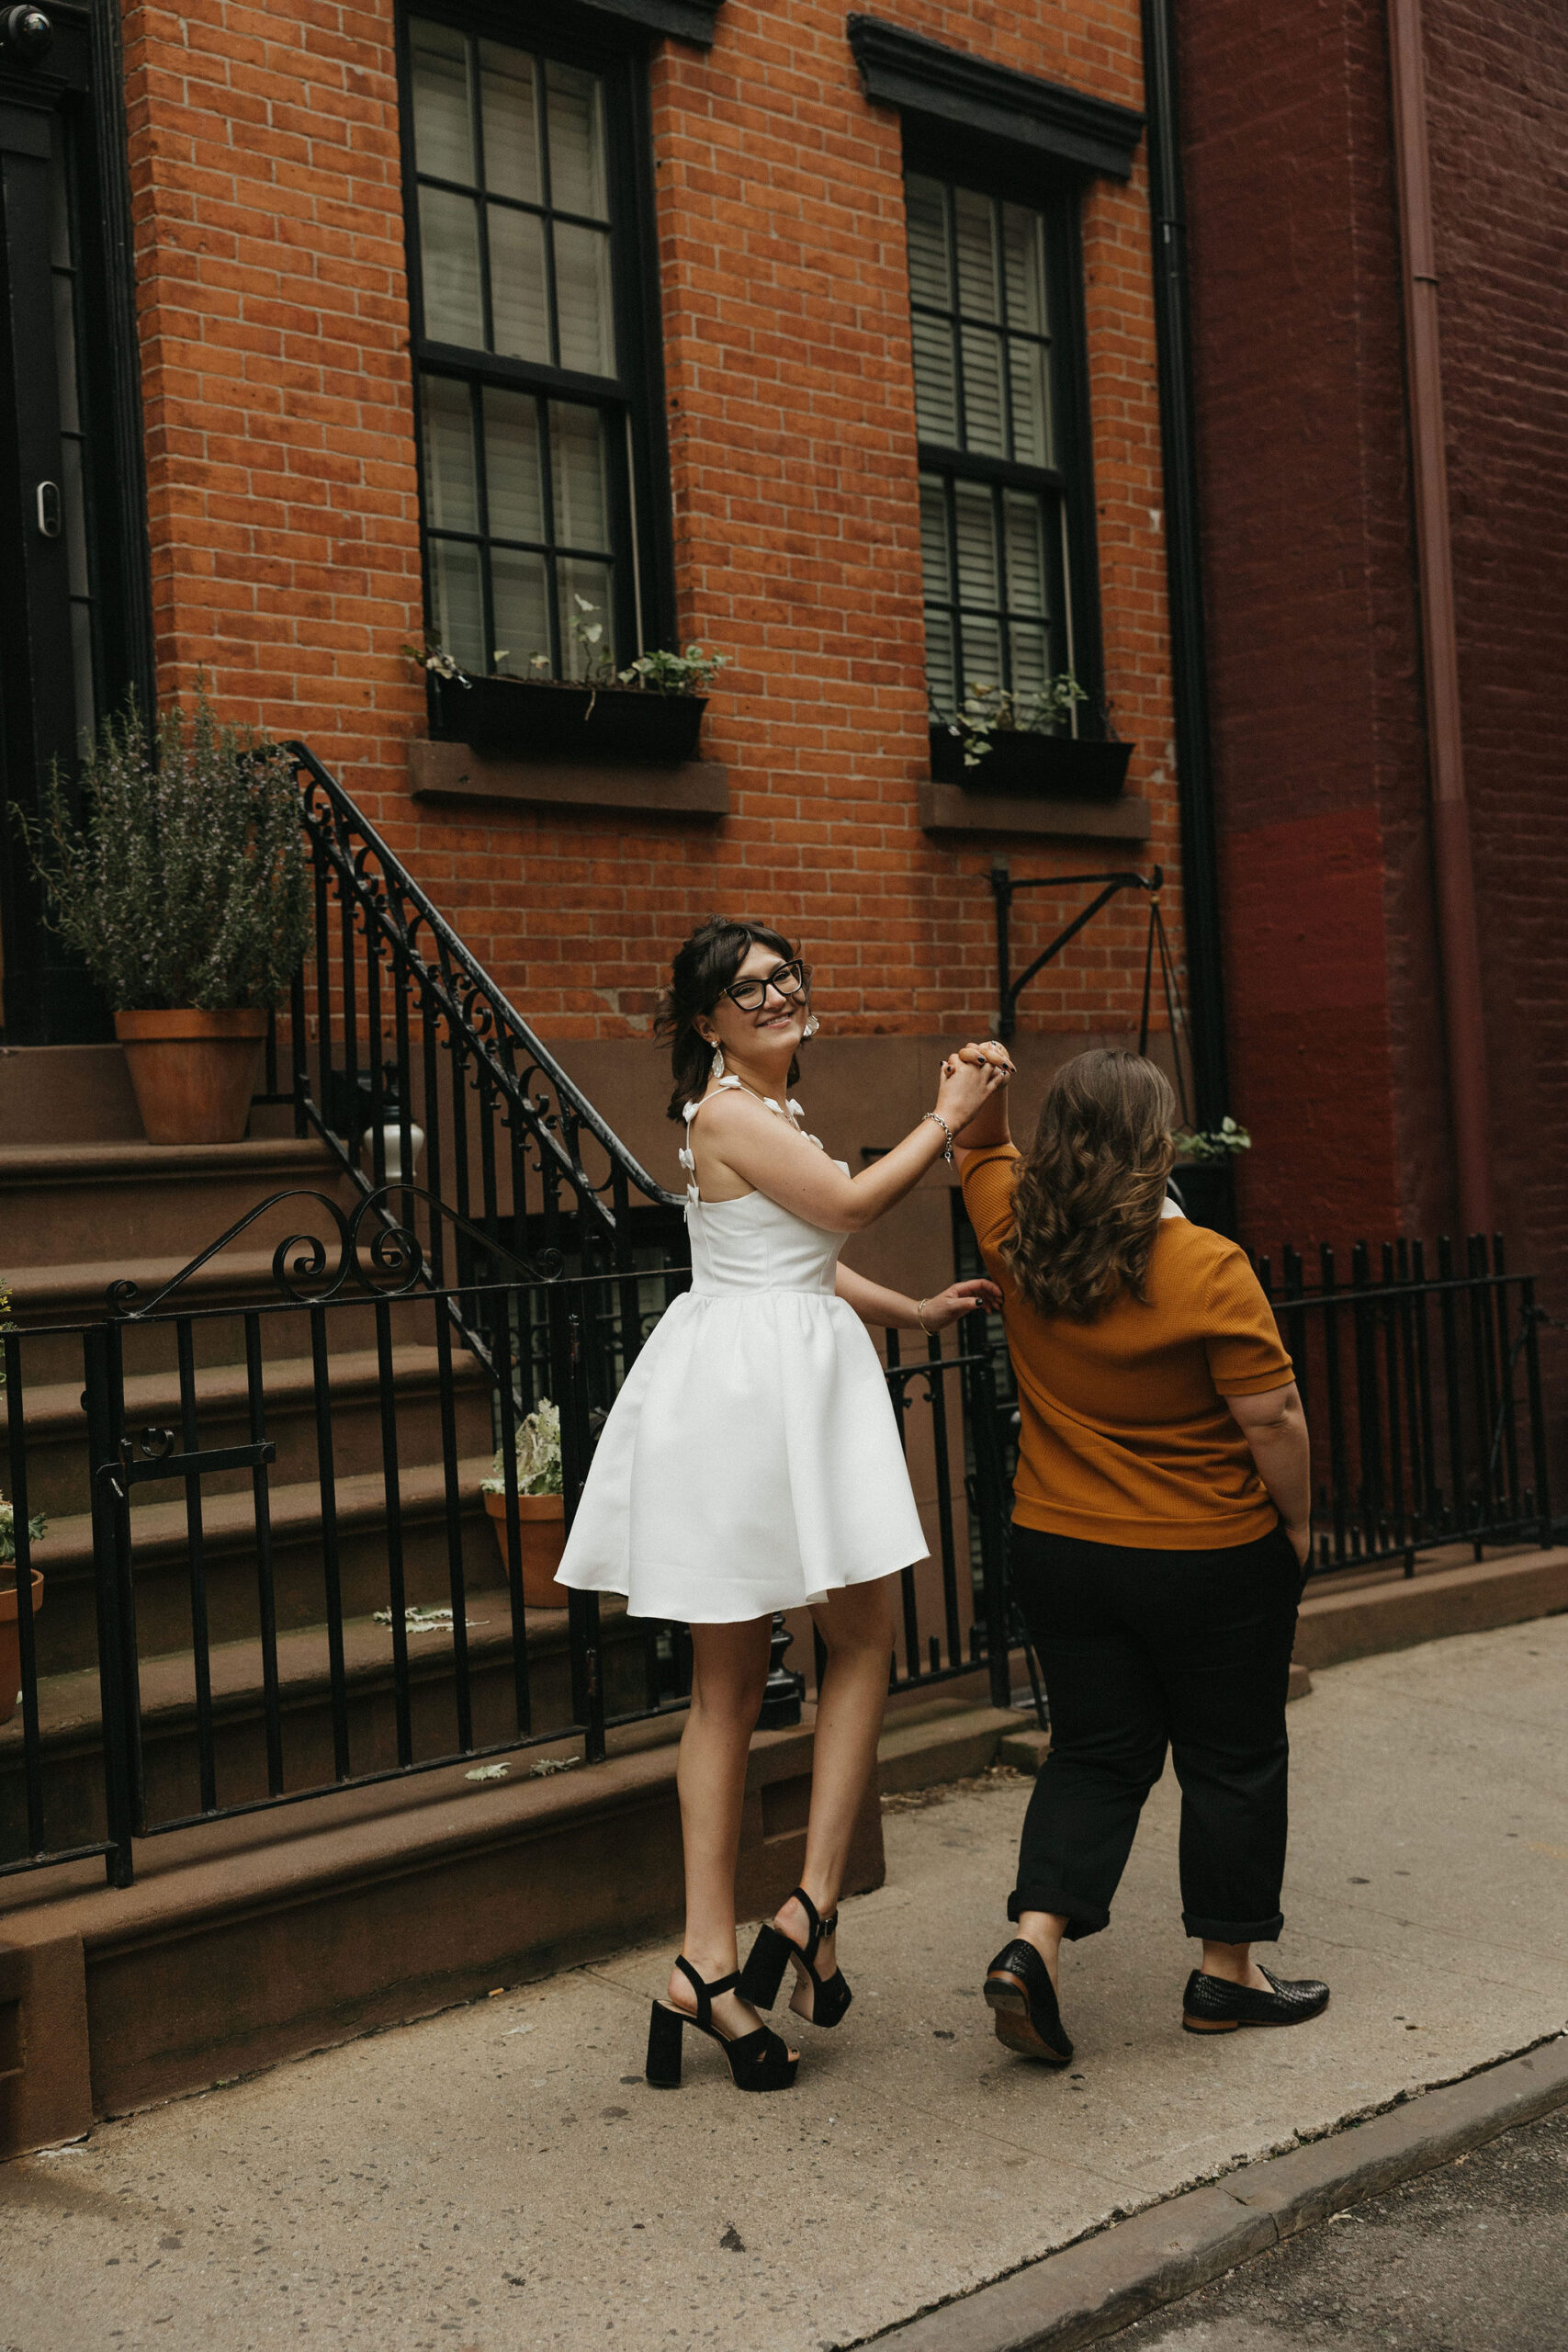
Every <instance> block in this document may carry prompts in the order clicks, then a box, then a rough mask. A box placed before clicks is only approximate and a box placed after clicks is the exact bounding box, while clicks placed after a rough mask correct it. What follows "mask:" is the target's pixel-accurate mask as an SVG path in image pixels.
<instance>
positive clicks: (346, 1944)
mask: <svg viewBox="0 0 1568 2352" xmlns="http://www.w3.org/2000/svg"><path fill="white" fill-rule="evenodd" d="M649 1730H651V1731H653V1732H654V1733H656V1734H658V1735H662V1738H661V1741H660V1744H652V1743H651V1742H649V1740H647V1739H646V1738H645V1739H643V1740H642V1741H640V1742H639V1741H638V1740H637V1738H636V1736H635V1734H636V1732H637V1731H644V1732H647V1731H649ZM669 1730H670V1726H669V1724H667V1723H666V1724H658V1725H654V1726H636V1727H633V1734H632V1735H631V1736H622V1739H623V1744H622V1745H621V1747H620V1752H618V1753H616V1754H613V1755H612V1756H611V1757H610V1758H608V1760H607V1761H606V1762H604V1764H602V1765H599V1766H597V1767H595V1768H594V1769H593V1770H592V1771H590V1770H587V1769H585V1768H581V1767H580V1768H579V1770H575V1771H566V1772H556V1773H554V1774H552V1775H551V1776H550V1777H548V1778H545V1779H540V1778H537V1777H536V1775H535V1772H534V1770H533V1768H534V1767H535V1766H536V1764H538V1763H539V1762H540V1761H542V1760H546V1759H547V1758H548V1757H549V1755H550V1751H548V1750H545V1749H540V1748H530V1749H525V1750H524V1751H522V1752H521V1753H519V1754H518V1755H516V1756H514V1757H513V1758H511V1759H510V1762H511V1768H512V1775H513V1777H511V1778H509V1779H508V1780H506V1781H480V1782H477V1783H476V1782H474V1781H469V1780H468V1778H467V1777H466V1771H467V1768H465V1767H464V1766H462V1765H454V1766H448V1767H445V1768H443V1769H441V1770H436V1771H433V1772H428V1773H423V1774H421V1775H418V1776H417V1777H411V1778H410V1779H408V1780H401V1781H393V1782H390V1783H386V1784H382V1785H380V1786H378V1787H373V1788H364V1789H355V1790H344V1791H342V1792H334V1793H333V1794H332V1795H330V1796H327V1797H323V1798H321V1799H319V1800H318V1801H316V1802H315V1803H314V1804H311V1805H310V1807H309V1808H308V1809H305V1808H301V1807H288V1808H287V1809H286V1810H284V1811H282V1812H270V1811H269V1812H265V1813H259V1814H251V1815H245V1816H244V1817H243V1818H241V1819H237V1820H232V1821H228V1822H224V1823H221V1824H214V1825H209V1826H203V1827H201V1828H199V1829H197V1830H186V1831H176V1832H174V1833H173V1834H171V1835H170V1836H168V1837H165V1838H154V1839H150V1840H146V1841H142V1842H141V1843H140V1844H139V1846H138V1849H137V1868H138V1877H137V1881H136V1883H135V1884H134V1885H133V1886H130V1887H127V1888H113V1887H108V1886H106V1885H104V1884H103V1883H102V1882H101V1876H99V1875H97V1874H96V1871H95V1868H94V1867H93V1866H88V1865H85V1864H74V1865H71V1866H69V1867H68V1868H66V1869H64V1870H62V1871H59V1872H53V1873H51V1880H52V1881H53V1882H54V1891H53V1893H52V1894H51V1896H50V1897H47V1898H45V1899H43V1900H38V1899H33V1900H29V1899H28V1890H27V1889H26V1888H25V1887H18V1885H17V1882H16V1881H15V1880H14V1879H13V1880H11V1881H9V1882H6V1883H3V1887H0V2030H6V2028H7V2019H6V2011H7V2008H9V2009H10V2011H11V2020H10V2024H9V2029H8V2032H7V2039H8V2040H9V2041H11V2042H12V2043H13V2044H14V2046H15V2048H16V2050H17V2062H16V2066H17V2071H15V2072H13V2073H11V2074H10V2075H9V2076H8V2078H6V2079H0V2155H4V2154H17V2153H20V2152H22V2151H24V2150H26V2149H28V2148H32V2147H41V2146H46V2145H49V2144H51V2143H54V2142H57V2141H59V2140H61V2139H65V2138H70V2137H73V2136H76V2135H79V2134H80V2133H81V2132H83V2131H85V2130H87V2128H88V2126H89V2125H90V2123H91V2122H92V2120H94V2118H95V2117H99V2116H105V2115H110V2114H116V2113H120V2112H123V2111H125V2110H126V2109H131V2108H135V2107H141V2106H145V2105H147V2104H149V2103H150V2102H152V2101H154V2100H157V2099H161V2098H170V2097H172V2096H175V2095H177V2094H179V2093H181V2092H184V2091H191V2090H197V2089H203V2088H206V2087H208V2086H211V2085H213V2084H215V2083H218V2082H222V2081H226V2080H229V2079H231V2078H232V2077H234V2076H236V2075H243V2074H249V2073H252V2072H254V2071H255V2070H257V2069H259V2068H261V2067H265V2066H269V2065H275V2064H277V2063H278V2062H279V2061H280V2060H281V2059H284V2058H288V2057H297V2056H299V2055H301V2054H302V2053H304V2052H307V2051H310V2050H315V2049H321V2048H323V2047H325V2046H327V2045H328V2044H330V2043H333V2042H337V2041H349V2040H352V2039H353V2038H354V2037H355V2036H356V2035H358V2034H362V2033H365V2032H367V2031H369V2030H372V2029H373V2028H375V2027H377V2026H382V2025H390V2024H397V2023H402V2022H405V2021H407V2020H410V2019H412V2018H418V2017H424V2016H428V2015H430V2014H432V2013H433V2012H434V2011H435V2010H437V2009H441V2008H446V2007H451V2006H452V2005H453V2004H455V2003H457V2002H460V2001H465V2000H470V1999H473V1998H474V1997H476V1996H479V1995H481V1994H483V1993H485V1992H487V1991H489V1990H491V1988H492V1987H494V1986H495V1985H502V1984H504V1985H517V1984H520V1983H524V1982H526V1981H528V1980H529V1979H532V1978H535V1977H539V1976H545V1975H549V1974H551V1973H554V1972H555V1971H557V1970H558V1969H560V1968H564V1967H571V1966H575V1965H579V1964H581V1962H586V1961H591V1960H595V1959H599V1958H603V1957H604V1956H606V1955H607V1954H609V1953H611V1952H613V1951H618V1950H621V1949H623V1948H624V1947H625V1946H626V1945H627V1944H628V1943H635V1942H639V1941H642V1940H645V1939H649V1938H651V1937H654V1936H658V1935H664V1934H674V1933H677V1932H678V1930H679V1924H680V1918H681V1912H682V1872H681V1842H680V1809H679V1802H678V1798H677V1794H676V1789H675V1747H674V1745H673V1743H672V1741H671V1739H670V1738H669V1736H668V1735H669ZM567 1754H570V1747H567V1746H566V1744H564V1743H563V1744H562V1745H561V1746H560V1747H558V1748H557V1750H556V1751H555V1758H554V1760H561V1758H563V1756H564V1755H567ZM810 1770H811V1738H810V1729H809V1726H808V1725H807V1726H805V1727H803V1728H801V1729H799V1730H791V1731H778V1732H762V1733H760V1734H759V1735H758V1736H757V1738H756V1740H755V1742H754V1744H753V1748H752V1754H751V1760H750V1769H749V1772H748V1777H747V1793H746V1801H745V1807H744V1813H743V1819H742V1828H741V1841H740V1867H739V1882H738V1902H739V1910H740V1913H741V1916H742V1917H750V1918H758V1917H766V1915H767V1914H768V1913H769V1912H771V1911H773V1910H774V1909H776V1907H777V1906H778V1905H779V1904H780V1903H781V1902H782V1901H783V1900H784V1896H785V1895H786V1894H788V1893H789V1891H790V1889H791V1887H793V1886H794V1885H795V1883H796V1882H797V1879H798V1877H799V1873H800V1869H801V1865H802V1863H803V1861H804V1859H805V1845H806V1815H807V1803H808V1799H809V1794H810ZM884 1875H885V1868H884V1861H883V1849H882V1820H881V1812H880V1807H879V1804H878V1802H877V1798H876V1795H875V1792H874V1791H873V1792H870V1794H869V1797H868V1802H867V1803H866V1804H865V1805H863V1808H862V1812H861V1817H860V1820H859V1821H858V1823H857V1825H856V1829H855V1835H854V1839H853V1842H852V1849H851V1857H850V1866H849V1871H848V1873H847V1876H846V1879H845V1886H844V1891H845V1893H846V1894H862V1893H864V1892H866V1891H868V1890H869V1889H871V1888H872V1887H874V1886H879V1885H880V1884H881V1883H882V1881H883V1877H884ZM62 1881H63V1882H64V1884H63V1886H62V1884H61V1882H62ZM35 1897H36V1890H35Z"/></svg>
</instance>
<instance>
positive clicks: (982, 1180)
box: [963, 1143, 1019, 1271]
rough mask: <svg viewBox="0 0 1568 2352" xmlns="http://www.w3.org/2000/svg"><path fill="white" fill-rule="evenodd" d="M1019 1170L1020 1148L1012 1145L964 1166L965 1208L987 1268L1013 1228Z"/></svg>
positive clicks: (980, 1153)
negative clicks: (1014, 1195) (1014, 1192)
mask: <svg viewBox="0 0 1568 2352" xmlns="http://www.w3.org/2000/svg"><path fill="white" fill-rule="evenodd" d="M1018 1169H1019V1153H1018V1148H1017V1146H1016V1145H1014V1144H1010V1143H1004V1144H998V1146H997V1148H996V1149H995V1150H994V1151H977V1152H976V1154H975V1156H974V1158H973V1159H966V1160H965V1161H964V1179H963V1181H964V1207H965V1208H966V1209H967V1210H968V1212H969V1222H970V1224H971V1225H972V1226H973V1227H974V1228H975V1238H976V1240H977V1241H978V1242H979V1244H980V1255H981V1257H982V1258H984V1260H985V1261H986V1263H987V1267H992V1261H993V1260H994V1259H995V1258H996V1255H997V1252H998V1250H999V1249H1000V1248H1001V1245H1002V1243H1003V1242H1004V1241H1005V1240H1006V1239H1007V1237H1008V1233H1009V1231H1010V1227H1011V1225H1012V1192H1013V1186H1014V1184H1015V1183H1016V1182H1017V1181H1018ZM993 1271H994V1268H993Z"/></svg>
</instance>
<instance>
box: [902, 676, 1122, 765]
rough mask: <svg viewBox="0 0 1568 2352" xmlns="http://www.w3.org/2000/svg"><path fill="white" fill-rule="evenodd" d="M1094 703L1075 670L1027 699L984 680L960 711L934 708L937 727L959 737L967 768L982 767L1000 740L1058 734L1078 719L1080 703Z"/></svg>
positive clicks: (972, 686) (976, 684)
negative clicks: (1065, 722) (1068, 721)
mask: <svg viewBox="0 0 1568 2352" xmlns="http://www.w3.org/2000/svg"><path fill="white" fill-rule="evenodd" d="M1088 700H1089V696H1088V695H1087V694H1085V692H1084V690H1083V688H1082V687H1081V686H1080V685H1079V684H1078V682H1077V679H1076V678H1075V677H1074V676H1073V673H1072V672H1071V671H1070V670H1063V671H1062V672H1061V673H1059V674H1058V675H1057V676H1056V677H1055V678H1048V679H1047V680H1046V682H1045V684H1043V686H1039V687H1037V688H1036V689H1035V691H1034V693H1033V694H1032V695H1028V696H1027V697H1025V698H1023V699H1020V698H1019V697H1017V696H1015V695H1012V694H1011V693H1010V691H1009V689H1008V688H1007V687H1006V686H996V685H992V684H989V683H988V681H987V680H986V679H983V678H979V679H976V680H974V681H973V682H972V683H971V684H970V686H969V690H968V692H967V693H966V694H965V695H964V700H963V701H962V702H961V703H960V704H959V706H958V707H957V709H956V710H951V711H942V710H938V709H936V708H935V707H934V706H933V707H932V712H931V717H932V720H933V723H934V724H935V725H936V726H938V727H945V728H946V729H947V731H948V733H949V734H950V735H956V736H957V738H958V740H959V741H960V742H961V743H962V744H963V746H964V766H965V767H966V768H977V767H978V766H979V764H980V763H981V761H982V760H983V759H984V758H985V756H986V754H987V752H988V751H989V750H990V748H991V742H992V739H993V738H994V737H995V736H998V735H1014V734H1017V735H1050V734H1054V733H1055V730H1056V729H1057V728H1058V727H1060V725H1061V724H1062V722H1063V720H1064V719H1070V718H1072V715H1073V712H1074V711H1075V709H1076V708H1077V706H1078V704H1079V703H1080V702H1087V701H1088Z"/></svg>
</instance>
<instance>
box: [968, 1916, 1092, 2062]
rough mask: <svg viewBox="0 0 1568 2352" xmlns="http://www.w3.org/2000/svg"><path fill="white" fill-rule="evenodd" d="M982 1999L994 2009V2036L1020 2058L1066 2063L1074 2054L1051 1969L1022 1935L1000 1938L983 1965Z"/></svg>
mask: <svg viewBox="0 0 1568 2352" xmlns="http://www.w3.org/2000/svg"><path fill="white" fill-rule="evenodd" d="M986 2002H987V2007H989V2008H990V2009H991V2010H992V2011H993V2012H994V2013H995V2016H996V2020H997V2040H998V2041H1004V2042H1006V2044H1007V2046H1008V2048H1009V2049H1010V2050H1016V2051H1017V2052H1018V2053H1019V2056H1020V2057H1021V2058H1041V2059H1043V2061H1044V2063H1045V2064H1046V2065H1047V2066H1066V2064H1068V2063H1069V2062H1070V2060H1071V2058H1072V2054H1073V2045H1072V2043H1071V2042H1070V2041H1068V2040H1067V2036H1066V2030H1065V2029H1064V2027H1063V2024H1062V2012H1061V2011H1060V2009H1059V2008H1058V2007H1056V1990H1055V1985H1053V1984H1052V1982H1051V1976H1050V1972H1049V1970H1048V1969H1047V1968H1046V1965H1045V1962H1043V1960H1042V1959H1041V1957H1040V1954H1039V1953H1038V1952H1037V1951H1035V1949H1034V1946H1033V1945H1032V1943H1026V1942H1025V1941H1024V1939H1023V1938H1022V1937H1021V1936H1020V1937H1019V1939H1018V1940H1017V1941H1016V1943H1010V1944H1004V1945H1003V1947H1002V1949H1001V1951H999V1952H998V1954H997V1956H996V1958H995V1960H993V1961H992V1962H991V1964H990V1966H989V1968H987V1971H986Z"/></svg>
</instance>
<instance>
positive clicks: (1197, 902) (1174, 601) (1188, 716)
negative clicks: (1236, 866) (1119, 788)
mask: <svg viewBox="0 0 1568 2352" xmlns="http://www.w3.org/2000/svg"><path fill="white" fill-rule="evenodd" d="M1143 13H1144V104H1145V108H1146V111H1147V114H1148V125H1149V130H1148V146H1149V209H1150V213H1151V215H1152V219H1153V225H1154V272H1155V331H1156V342H1157V345H1158V352H1159V415H1160V444H1161V449H1162V453H1163V457H1164V465H1165V504H1166V512H1165V536H1166V574H1167V580H1168V594H1169V604H1170V669H1171V692H1172V696H1173V699H1174V702H1175V707H1176V772H1177V782H1178V786H1179V796H1180V808H1181V885H1182V896H1183V901H1184V905H1185V910H1186V922H1185V925H1184V932H1185V936H1186V944H1187V973H1188V988H1187V1001H1188V1003H1189V1005H1190V1009H1191V1024H1192V1064H1193V1091H1194V1093H1195V1095H1196V1098H1197V1100H1196V1105H1195V1109H1196V1116H1197V1123H1198V1125H1199V1126H1200V1127H1217V1126H1218V1125H1219V1124H1220V1121H1221V1119H1222V1118H1223V1117H1224V1114H1225V1113H1226V1112H1227V1111H1228V1110H1229V1109H1230V1107H1231V1106H1230V1095H1229V1087H1228V1082H1227V1079H1226V1072H1225V1007H1224V980H1223V975H1222V970H1221V959H1220V878H1219V857H1218V849H1217V843H1216V836H1215V824H1214V771H1213V757H1212V753H1211V748H1210V741H1209V685H1208V671H1207V662H1206V653H1205V648H1204V641H1203V572H1202V563H1201V556H1200V552H1199V539H1198V461H1197V453H1196V449H1195V447H1194V443H1193V433H1192V368H1191V356H1190V355H1191V329H1190V319H1189V311H1188V299H1187V234H1186V229H1185V225H1184V221H1183V215H1182V201H1181V145H1180V139H1179V129H1178V115H1177V86H1176V27H1175V24H1174V21H1173V18H1174V14H1175V10H1174V0H1143Z"/></svg>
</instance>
